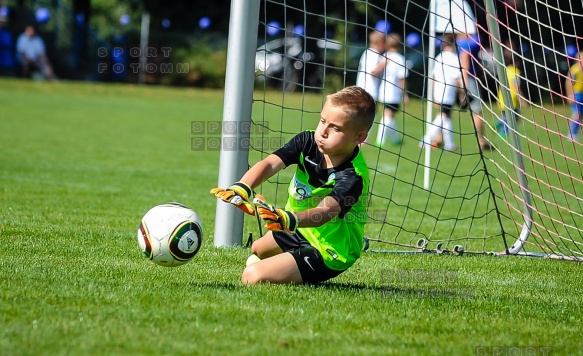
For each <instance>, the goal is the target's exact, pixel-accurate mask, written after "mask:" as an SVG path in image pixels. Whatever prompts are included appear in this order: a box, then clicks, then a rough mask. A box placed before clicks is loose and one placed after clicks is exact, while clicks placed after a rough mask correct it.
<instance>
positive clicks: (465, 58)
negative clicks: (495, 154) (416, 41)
mask: <svg viewBox="0 0 583 356" xmlns="http://www.w3.org/2000/svg"><path fill="white" fill-rule="evenodd" d="M457 46H458V50H459V61H460V64H461V67H462V75H463V77H462V79H463V84H464V87H465V88H466V92H467V96H468V97H467V100H468V104H469V106H470V109H471V111H472V119H473V120H474V126H475V128H476V133H477V134H478V142H479V144H480V148H482V149H483V150H489V149H491V148H492V146H490V144H489V143H488V141H486V139H485V138H484V122H483V118H482V100H481V99H480V89H479V88H478V83H477V82H476V74H477V72H476V68H477V67H480V65H479V64H477V63H475V61H476V58H478V52H479V51H480V45H479V42H478V39H477V38H476V37H473V36H471V35H469V34H466V33H459V34H458V35H457Z"/></svg>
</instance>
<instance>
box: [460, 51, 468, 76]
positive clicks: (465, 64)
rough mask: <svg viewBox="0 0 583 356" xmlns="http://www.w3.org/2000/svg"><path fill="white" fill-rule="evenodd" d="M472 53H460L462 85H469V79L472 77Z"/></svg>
mask: <svg viewBox="0 0 583 356" xmlns="http://www.w3.org/2000/svg"><path fill="white" fill-rule="evenodd" d="M470 60H471V58H470V53H469V52H467V51H465V50H461V51H460V66H461V69H462V79H463V82H462V83H467V82H468V78H469V76H470Z"/></svg>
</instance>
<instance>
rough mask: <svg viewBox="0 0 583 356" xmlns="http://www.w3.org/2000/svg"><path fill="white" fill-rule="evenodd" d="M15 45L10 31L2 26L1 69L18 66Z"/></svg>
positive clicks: (0, 30) (0, 42)
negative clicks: (14, 50)
mask: <svg viewBox="0 0 583 356" xmlns="http://www.w3.org/2000/svg"><path fill="white" fill-rule="evenodd" d="M13 45H14V41H13V40H12V35H11V34H10V31H9V30H8V29H7V28H0V69H12V68H14V67H15V66H16V60H15V58H14V53H13V52H12V47H13Z"/></svg>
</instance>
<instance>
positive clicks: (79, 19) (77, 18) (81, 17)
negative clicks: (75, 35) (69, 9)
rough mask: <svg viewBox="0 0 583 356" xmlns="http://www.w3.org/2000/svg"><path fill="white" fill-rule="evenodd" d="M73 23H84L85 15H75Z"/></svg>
mask: <svg viewBox="0 0 583 356" xmlns="http://www.w3.org/2000/svg"><path fill="white" fill-rule="evenodd" d="M75 21H76V22H77V23H78V24H82V23H84V22H85V14H83V13H78V14H77V15H75Z"/></svg>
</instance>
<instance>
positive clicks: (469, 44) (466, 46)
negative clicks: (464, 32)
mask: <svg viewBox="0 0 583 356" xmlns="http://www.w3.org/2000/svg"><path fill="white" fill-rule="evenodd" d="M456 42H457V45H458V47H459V48H460V50H464V51H467V52H474V51H475V50H477V49H478V48H479V47H480V37H479V36H478V35H476V34H473V35H471V36H470V37H468V38H463V39H458V40H457V41H456Z"/></svg>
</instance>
